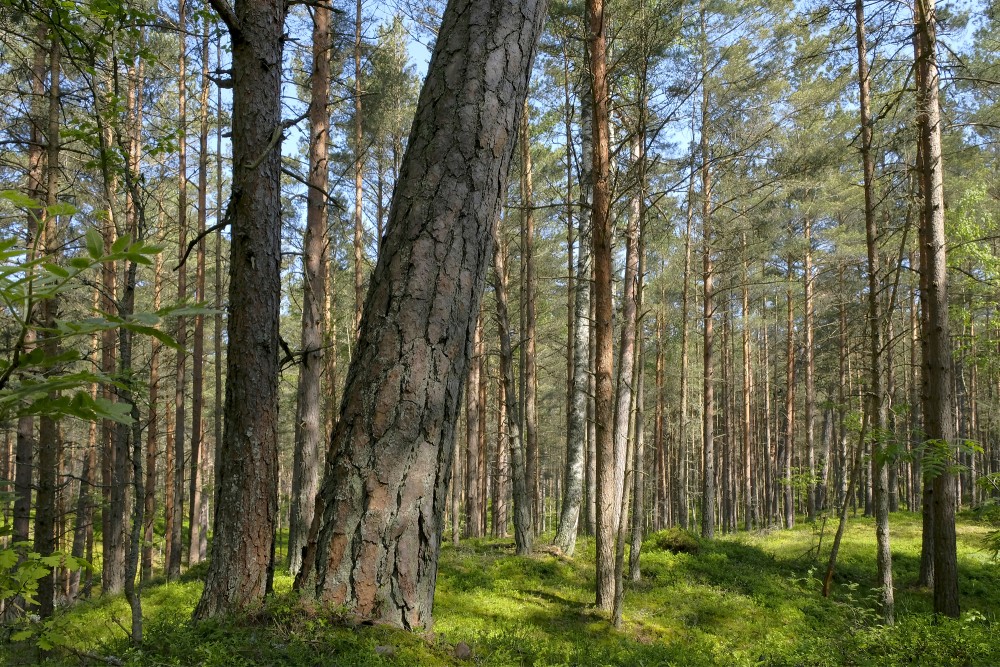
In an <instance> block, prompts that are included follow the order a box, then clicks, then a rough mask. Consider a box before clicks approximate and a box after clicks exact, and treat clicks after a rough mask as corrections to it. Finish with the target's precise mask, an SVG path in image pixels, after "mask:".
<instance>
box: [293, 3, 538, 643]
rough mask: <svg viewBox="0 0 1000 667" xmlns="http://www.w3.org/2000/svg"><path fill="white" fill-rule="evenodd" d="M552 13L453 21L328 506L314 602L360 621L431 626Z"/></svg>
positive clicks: (369, 314) (378, 287)
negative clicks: (476, 353)
mask: <svg viewBox="0 0 1000 667" xmlns="http://www.w3.org/2000/svg"><path fill="white" fill-rule="evenodd" d="M545 5H546V3H545V2H544V0H525V1H519V2H513V1H512V0H479V1H477V2H473V1H472V0H452V1H451V2H449V4H448V7H447V9H446V10H445V13H444V19H443V22H442V25H441V29H440V31H439V33H438V40H437V45H436V46H435V50H434V55H433V57H432V58H431V62H430V65H429V68H428V75H427V80H426V82H425V83H424V88H423V91H422V92H421V95H420V101H419V103H418V107H417V114H416V117H415V119H414V124H413V128H412V130H411V134H410V141H409V145H408V147H407V152H406V156H405V157H404V159H403V166H402V170H401V173H400V178H399V181H398V182H397V185H396V191H395V193H394V195H393V202H392V207H391V210H390V213H389V223H388V227H387V231H386V237H385V239H384V240H383V242H382V250H381V252H380V253H379V258H378V262H377V264H376V266H375V270H374V273H373V275H372V280H371V287H370V290H369V292H368V298H367V300H366V302H365V306H364V309H363V315H362V320H361V330H360V335H359V338H358V342H357V350H356V354H355V355H354V357H353V358H352V360H351V366H350V370H349V371H348V375H347V382H346V389H345V391H344V396H345V399H344V402H343V405H342V409H341V414H340V420H339V421H338V423H337V425H336V427H335V429H334V432H333V437H332V441H331V451H330V461H329V465H328V468H327V471H326V475H325V479H324V481H323V484H322V489H321V491H320V495H319V500H318V501H317V513H318V514H319V515H320V516H321V517H322V518H321V520H320V521H319V526H318V528H319V529H318V535H317V539H316V542H315V545H316V546H315V564H316V570H315V573H316V577H315V581H316V587H315V592H316V594H317V596H318V597H319V598H320V599H321V600H322V601H324V602H326V603H329V604H333V605H345V606H346V607H347V608H348V609H349V610H350V611H351V612H352V613H353V614H354V615H356V616H357V617H358V618H360V619H367V620H372V621H375V622H379V623H386V624H390V625H396V626H401V627H405V628H417V627H429V626H430V625H431V622H432V618H431V613H432V609H433V601H434V584H435V580H436V578H437V561H438V554H439V550H440V539H441V528H442V515H443V512H444V508H445V504H446V503H447V502H448V496H447V490H448V489H447V483H448V480H449V478H450V473H451V457H452V452H453V447H452V443H453V438H454V430H455V426H456V424H457V421H458V412H459V409H460V407H461V406H460V399H461V394H462V384H463V383H464V382H465V381H466V373H467V371H468V364H469V359H470V358H471V356H472V344H473V334H474V331H475V326H476V316H477V314H478V313H479V305H480V300H481V297H482V291H483V283H484V280H485V276H486V269H487V267H488V266H489V264H488V263H489V261H490V258H491V253H492V250H493V241H492V238H491V232H492V230H493V227H494V225H495V224H496V221H497V219H498V217H499V212H500V204H501V199H502V196H503V194H504V192H505V190H506V181H507V172H508V168H509V166H510V163H511V158H512V152H513V149H514V146H515V139H516V137H517V128H518V121H519V118H520V114H521V111H522V108H523V105H524V100H525V98H526V96H527V88H528V77H529V73H530V72H531V65H532V60H533V55H534V50H535V43H536V42H537V39H538V36H539V35H540V33H541V29H542V23H543V21H544V18H545ZM314 525H316V524H315V522H314ZM311 560H312V557H310V556H309V555H308V554H307V555H306V557H305V558H304V563H308V562H309V561H311Z"/></svg>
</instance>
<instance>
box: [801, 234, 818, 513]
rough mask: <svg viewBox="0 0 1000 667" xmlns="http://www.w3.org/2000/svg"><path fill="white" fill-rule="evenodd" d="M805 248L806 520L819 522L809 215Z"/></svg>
mask: <svg viewBox="0 0 1000 667" xmlns="http://www.w3.org/2000/svg"><path fill="white" fill-rule="evenodd" d="M802 226H803V236H804V241H805V244H806V249H805V259H804V262H803V268H802V288H803V290H802V291H803V294H804V297H805V298H804V301H803V304H802V307H803V310H804V311H805V312H804V313H803V325H804V327H803V328H804V332H803V333H804V334H805V346H806V350H805V351H806V401H805V403H806V405H805V408H806V414H805V418H806V423H805V427H806V465H807V466H808V467H809V483H808V485H807V486H806V519H807V520H808V521H815V520H816V491H817V486H816V433H815V432H816V347H815V342H814V336H813V263H812V220H811V219H810V218H809V216H808V215H807V216H806V217H805V219H804V220H803V221H802Z"/></svg>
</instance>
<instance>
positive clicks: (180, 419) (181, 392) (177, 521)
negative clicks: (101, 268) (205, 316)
mask: <svg viewBox="0 0 1000 667" xmlns="http://www.w3.org/2000/svg"><path fill="white" fill-rule="evenodd" d="M185 4H186V0H178V2H177V36H178V40H179V41H180V45H179V51H178V53H179V56H178V66H177V67H178V78H177V88H178V92H177V104H178V125H177V128H178V130H177V134H178V137H177V151H178V153H177V162H178V166H177V180H178V183H177V261H178V266H177V269H176V272H177V300H178V301H183V300H185V299H186V298H187V267H186V266H185V265H184V264H183V262H182V260H183V258H184V253H185V252H186V251H187V32H186V31H187V28H186V27H185V22H186V18H187V15H186V8H185ZM174 340H176V341H177V365H176V369H175V375H174V475H173V482H174V492H173V503H171V505H170V506H171V508H172V509H173V516H172V518H171V521H170V527H171V530H170V533H169V534H168V535H167V540H168V541H169V542H170V547H169V548H168V549H167V553H168V554H169V557H168V558H167V579H176V578H178V577H179V576H180V575H181V552H182V550H183V549H184V532H183V528H184V526H183V523H184V441H185V439H186V438H187V431H186V429H185V421H184V420H185V394H186V390H187V320H186V318H185V317H184V316H183V315H181V316H179V317H178V318H177V334H176V335H175V336H174Z"/></svg>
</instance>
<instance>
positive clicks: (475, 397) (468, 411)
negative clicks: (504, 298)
mask: <svg viewBox="0 0 1000 667" xmlns="http://www.w3.org/2000/svg"><path fill="white" fill-rule="evenodd" d="M482 336H483V325H482V316H481V315H480V316H478V317H477V319H476V329H475V332H474V334H473V339H472V349H473V358H472V363H470V364H469V380H468V382H467V384H466V389H465V433H466V436H465V536H466V537H482V536H483V522H482V514H483V511H482V507H481V504H482V502H483V498H482V496H481V495H480V493H479V422H480V420H481V419H484V416H483V414H482V412H481V411H480V403H479V357H478V355H479V354H480V353H481V350H480V348H481V347H482ZM481 407H482V408H483V409H485V408H486V406H481Z"/></svg>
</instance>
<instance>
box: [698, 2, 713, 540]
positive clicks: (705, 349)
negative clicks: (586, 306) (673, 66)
mask: <svg viewBox="0 0 1000 667" xmlns="http://www.w3.org/2000/svg"><path fill="white" fill-rule="evenodd" d="M700 14H701V50H702V53H701V71H702V75H703V80H702V86H701V234H702V258H701V261H702V287H703V298H702V320H703V322H704V325H703V330H702V362H703V367H702V368H703V384H702V413H701V419H702V422H701V427H702V468H703V476H702V494H701V535H702V537H705V538H708V539H711V538H713V537H715V377H714V372H713V371H714V366H713V364H714V361H713V359H714V348H715V330H714V327H713V318H714V315H715V303H714V296H715V288H714V286H713V279H714V277H715V276H714V267H713V262H712V233H713V232H712V166H711V152H710V150H709V132H710V128H709V123H708V114H709V107H708V104H709V99H708V98H709V96H708V87H707V86H706V83H707V82H706V78H707V76H708V61H707V58H708V56H707V53H706V50H707V48H708V44H707V42H708V37H707V33H706V27H705V6H704V3H702V4H701V8H700Z"/></svg>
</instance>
